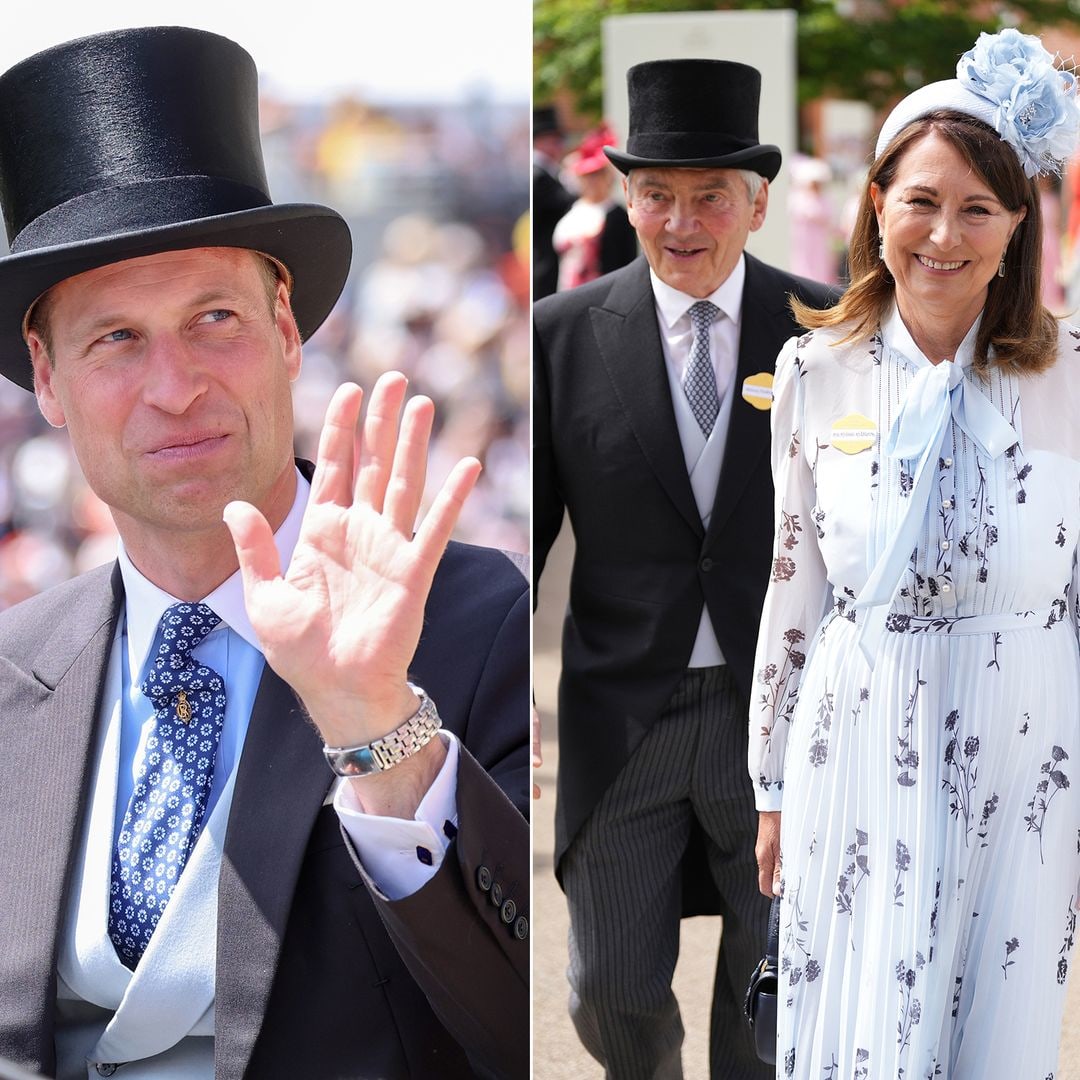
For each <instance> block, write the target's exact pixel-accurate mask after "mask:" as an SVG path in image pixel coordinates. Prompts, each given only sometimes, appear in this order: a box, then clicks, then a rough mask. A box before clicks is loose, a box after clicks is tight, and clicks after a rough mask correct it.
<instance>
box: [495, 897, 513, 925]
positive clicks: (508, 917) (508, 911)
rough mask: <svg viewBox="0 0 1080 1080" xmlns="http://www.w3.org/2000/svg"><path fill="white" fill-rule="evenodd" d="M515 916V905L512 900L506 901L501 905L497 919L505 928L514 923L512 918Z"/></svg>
mask: <svg viewBox="0 0 1080 1080" xmlns="http://www.w3.org/2000/svg"><path fill="white" fill-rule="evenodd" d="M516 915H517V904H515V903H514V901H513V900H507V901H505V902H504V903H503V906H502V908H501V910H500V911H499V917H500V918H501V919H502V921H503V922H504V923H506V925H507V926H509V925H510V924H511V923H512V922H513V921H514V916H516Z"/></svg>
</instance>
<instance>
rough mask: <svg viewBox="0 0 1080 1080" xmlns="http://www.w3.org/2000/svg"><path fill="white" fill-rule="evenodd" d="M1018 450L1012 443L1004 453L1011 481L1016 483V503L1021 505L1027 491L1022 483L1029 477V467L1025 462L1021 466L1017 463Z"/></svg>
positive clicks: (1025, 498)
mask: <svg viewBox="0 0 1080 1080" xmlns="http://www.w3.org/2000/svg"><path fill="white" fill-rule="evenodd" d="M1019 450H1020V444H1019V443H1013V444H1012V446H1010V447H1009V449H1008V450H1006V451H1005V458H1006V460H1007V461H1008V462H1009V465H1010V467H1011V468H1012V474H1013V479H1014V480H1015V482H1016V501H1017V502H1018V503H1021V504H1023V503H1026V502H1027V490H1026V489H1025V488H1024V481H1025V480H1026V479H1027V478H1028V477H1029V476H1030V475H1031V465H1030V464H1028V463H1027V462H1025V463H1024V464H1023V465H1019V464H1018V463H1017V460H1016V456H1017V453H1018V452H1019Z"/></svg>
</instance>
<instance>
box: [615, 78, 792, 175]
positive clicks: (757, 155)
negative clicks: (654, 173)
mask: <svg viewBox="0 0 1080 1080" xmlns="http://www.w3.org/2000/svg"><path fill="white" fill-rule="evenodd" d="M626 86H627V90H628V92H629V96H630V136H629V138H628V139H627V140H626V152H625V153H623V152H621V151H619V150H612V149H611V148H610V147H606V148H605V149H604V153H605V154H607V156H608V157H609V158H610V159H611V161H612V163H613V164H614V165H615V167H616V168H617V169H619V170H621V171H622V172H624V173H625V172H629V171H630V170H631V169H641V168H645V167H646V166H653V167H660V168H687V169H751V170H753V171H754V172H757V173H760V174H761V175H762V176H764V177H765V178H766V179H767V180H772V179H774V178H775V176H776V174H777V173H778V172H779V171H780V148H779V147H777V146H769V145H766V144H762V143H759V142H758V99H759V97H760V96H761V73H760V72H759V71H758V70H757V68H752V67H750V65H749V64H736V63H733V62H731V61H728V60H650V61H649V62H648V63H645V64H635V65H634V66H633V67H632V68H631V69H630V70H629V71H628V72H627V73H626Z"/></svg>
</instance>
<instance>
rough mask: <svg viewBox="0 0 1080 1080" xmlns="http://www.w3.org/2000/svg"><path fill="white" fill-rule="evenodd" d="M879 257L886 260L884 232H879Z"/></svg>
mask: <svg viewBox="0 0 1080 1080" xmlns="http://www.w3.org/2000/svg"><path fill="white" fill-rule="evenodd" d="M877 257H878V258H879V259H880V260H881V261H882V262H884V261H885V234H884V233H879V234H878V242H877Z"/></svg>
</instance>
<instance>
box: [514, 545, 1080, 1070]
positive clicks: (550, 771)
mask: <svg viewBox="0 0 1080 1080" xmlns="http://www.w3.org/2000/svg"><path fill="white" fill-rule="evenodd" d="M570 550H571V549H570V545H569V543H568V542H567V541H566V537H565V534H564V536H563V537H561V538H560V540H559V543H558V544H557V545H556V547H555V548H554V549H553V551H552V553H551V556H550V558H549V560H548V567H547V570H546V571H545V574H544V582H543V588H542V589H541V605H540V608H539V610H538V612H537V617H536V621H535V627H534V668H535V686H536V701H537V705H538V706H539V708H540V712H541V719H542V721H543V724H544V733H545V738H544V745H543V750H544V764H543V767H542V768H541V769H539V770H538V773H537V779H538V782H539V783H540V785H541V787H542V788H543V790H544V794H543V796H542V797H541V799H540V801H539V802H537V803H535V804H534V807H533V809H534V815H533V868H534V882H533V1080H600V1078H601V1077H602V1072H601V1070H600V1068H599V1066H598V1065H597V1064H596V1062H595V1061H593V1059H592V1058H591V1057H589V1055H588V1054H587V1053H586V1052H585V1051H584V1050H583V1049H582V1048H581V1044H580V1043H579V1042H578V1040H577V1036H576V1034H575V1033H574V1029H573V1025H572V1024H571V1023H570V1020H569V1018H568V1017H567V1014H566V993H567V987H566V927H567V917H566V904H565V902H564V901H563V896H562V892H561V891H560V890H559V887H558V885H557V884H556V883H555V878H554V876H553V874H552V848H553V844H554V821H553V816H554V812H555V799H554V793H555V768H556V763H557V762H556V756H557V755H556V746H555V742H554V737H555V722H554V710H555V683H556V680H557V678H558V671H559V667H558V652H557V646H558V634H559V625H560V622H561V619H562V611H563V609H564V608H565V604H566V588H565V575H566V572H567V568H568V566H569V558H570ZM720 930H721V920H720V919H719V918H697V919H688V920H685V921H684V922H683V927H682V944H681V950H680V954H679V966H678V969H677V970H676V972H675V992H676V995H677V996H678V999H679V1003H680V1006H681V1008H682V1012H683V1022H684V1024H685V1026H686V1032H687V1039H686V1044H685V1047H684V1051H683V1069H684V1071H685V1074H686V1078H687V1080H706V1078H707V1076H708V1053H707V1033H708V1015H709V994H710V991H711V988H712V979H713V968H714V964H715V958H716V948H717V942H718V940H719V937H720ZM1075 956H1076V958H1077V960H1080V951H1078V952H1077V953H1076V954H1075ZM1076 962H1077V961H1074V966H1075V963H1076ZM1017 1080H1028V1078H1025V1077H1017ZM1033 1080H1035V1078H1033ZM1037 1080H1042V1078H1041V1077H1040V1078H1037ZM1057 1080H1080V979H1077V978H1073V979H1072V981H1071V985H1070V988H1069V1001H1068V1005H1067V1008H1066V1021H1065V1030H1064V1032H1063V1035H1062V1041H1061V1063H1060V1068H1059V1070H1058V1073H1057Z"/></svg>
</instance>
